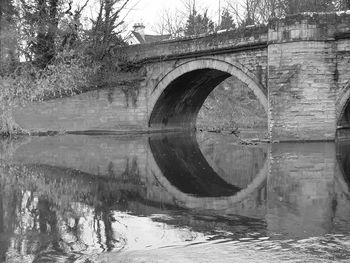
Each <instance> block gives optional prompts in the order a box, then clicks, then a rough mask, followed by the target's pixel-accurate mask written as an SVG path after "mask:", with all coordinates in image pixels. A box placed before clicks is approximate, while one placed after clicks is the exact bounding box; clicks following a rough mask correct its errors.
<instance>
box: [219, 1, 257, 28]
mask: <svg viewBox="0 0 350 263" xmlns="http://www.w3.org/2000/svg"><path fill="white" fill-rule="evenodd" d="M226 3H227V8H228V10H230V11H231V12H232V14H233V15H234V17H235V19H236V23H237V25H238V26H248V25H254V24H257V23H259V22H261V17H260V14H259V12H258V11H259V3H260V1H259V0H244V1H241V2H240V3H237V1H232V0H231V1H230V0H228V1H227V2H226Z"/></svg>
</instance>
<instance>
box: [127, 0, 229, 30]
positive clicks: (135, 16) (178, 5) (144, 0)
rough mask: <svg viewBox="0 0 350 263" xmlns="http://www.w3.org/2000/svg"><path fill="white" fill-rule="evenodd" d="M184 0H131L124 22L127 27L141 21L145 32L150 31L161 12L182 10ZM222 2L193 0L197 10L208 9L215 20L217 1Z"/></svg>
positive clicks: (217, 10)
mask: <svg viewBox="0 0 350 263" xmlns="http://www.w3.org/2000/svg"><path fill="white" fill-rule="evenodd" d="M184 1H186V0H132V1H131V2H132V3H131V4H130V5H129V7H133V6H134V7H133V8H132V10H130V13H129V14H128V16H127V17H126V22H127V23H128V25H129V27H132V25H134V23H141V22H142V23H143V24H144V25H145V26H146V32H147V33H152V32H153V30H152V27H154V25H155V24H157V23H159V20H160V16H161V14H162V13H164V11H165V10H167V9H170V10H176V9H179V10H184V3H183V2H184ZM187 1H188V0H187ZM192 1H194V0H192ZM224 2H225V0H195V5H196V9H197V10H199V11H204V10H206V9H208V15H209V17H211V18H212V20H213V21H215V22H217V20H218V18H219V3H220V4H221V5H224Z"/></svg>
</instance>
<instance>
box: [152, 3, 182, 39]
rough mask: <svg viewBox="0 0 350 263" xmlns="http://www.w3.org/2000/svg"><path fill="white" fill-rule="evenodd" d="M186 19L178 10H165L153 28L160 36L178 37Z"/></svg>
mask: <svg viewBox="0 0 350 263" xmlns="http://www.w3.org/2000/svg"><path fill="white" fill-rule="evenodd" d="M185 20H186V18H185V17H183V14H182V13H181V12H180V11H179V10H175V11H171V10H170V9H166V10H164V11H163V12H162V14H161V16H160V20H159V22H158V23H157V24H156V25H155V26H154V27H153V29H154V30H155V32H156V33H158V34H160V35H171V37H175V38H176V37H180V36H181V35H182V34H183V30H184V27H185Z"/></svg>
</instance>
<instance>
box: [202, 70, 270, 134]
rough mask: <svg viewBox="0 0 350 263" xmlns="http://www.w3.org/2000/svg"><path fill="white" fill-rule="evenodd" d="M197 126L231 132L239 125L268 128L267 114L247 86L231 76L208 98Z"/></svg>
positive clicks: (239, 126) (242, 126) (241, 126)
mask: <svg viewBox="0 0 350 263" xmlns="http://www.w3.org/2000/svg"><path fill="white" fill-rule="evenodd" d="M208 123H209V126H208ZM197 127H199V128H202V129H209V130H212V129H214V130H216V129H223V130H230V131H232V130H235V129H237V128H259V129H265V128H266V127H267V115H266V113H265V110H264V108H263V106H262V105H261V103H260V102H259V101H258V99H257V98H256V96H255V95H254V93H253V92H252V91H251V90H250V89H249V88H248V87H247V85H246V84H244V83H243V82H241V81H239V80H237V79H236V78H235V77H230V78H228V79H227V80H225V81H224V82H223V83H221V84H220V85H219V86H218V87H217V88H215V89H214V90H213V91H212V92H211V93H210V95H209V96H208V98H207V99H206V100H205V102H204V104H203V106H202V108H201V110H200V111H199V113H198V119H197Z"/></svg>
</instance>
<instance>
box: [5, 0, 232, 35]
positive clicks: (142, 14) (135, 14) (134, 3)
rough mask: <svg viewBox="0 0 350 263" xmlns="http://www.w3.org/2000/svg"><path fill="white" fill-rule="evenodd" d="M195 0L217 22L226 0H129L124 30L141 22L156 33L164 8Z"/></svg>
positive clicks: (91, 7)
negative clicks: (220, 8) (220, 9)
mask: <svg viewBox="0 0 350 263" xmlns="http://www.w3.org/2000/svg"><path fill="white" fill-rule="evenodd" d="M0 1H1V0H0ZM97 1H98V0H90V5H89V6H88V8H87V10H85V12H87V13H88V16H89V15H90V14H92V13H96V12H97V10H96V8H97V5H96V4H95V3H96V2H97ZM188 1H192V2H193V1H195V5H196V9H197V10H198V11H200V12H203V11H204V10H206V9H208V16H209V17H210V18H211V19H212V20H213V21H214V22H217V21H218V18H219V3H220V4H221V7H223V6H225V2H226V0H130V3H129V4H128V5H127V8H126V9H125V12H126V13H125V14H123V15H122V18H123V17H124V16H125V15H126V17H125V24H126V26H127V28H126V30H127V31H130V30H132V26H133V25H134V24H135V23H143V24H144V25H145V27H146V29H145V31H146V33H147V34H156V32H155V27H156V26H155V25H156V24H157V23H159V22H160V17H161V14H162V13H164V12H165V10H172V11H175V10H176V9H178V10H184V2H188ZM77 2H78V3H82V2H85V0H77Z"/></svg>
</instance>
